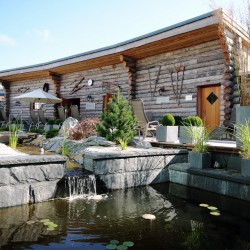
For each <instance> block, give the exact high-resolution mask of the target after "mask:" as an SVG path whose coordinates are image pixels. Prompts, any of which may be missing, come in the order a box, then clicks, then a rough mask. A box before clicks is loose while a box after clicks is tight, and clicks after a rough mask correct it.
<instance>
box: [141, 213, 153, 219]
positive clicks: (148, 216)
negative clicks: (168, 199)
mask: <svg viewBox="0 0 250 250" xmlns="http://www.w3.org/2000/svg"><path fill="white" fill-rule="evenodd" d="M142 218H144V219H146V220H154V219H155V218H156V217H155V215H153V214H144V215H142Z"/></svg>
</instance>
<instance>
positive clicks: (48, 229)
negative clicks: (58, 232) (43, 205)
mask: <svg viewBox="0 0 250 250" xmlns="http://www.w3.org/2000/svg"><path fill="white" fill-rule="evenodd" d="M54 230H55V227H47V231H54Z"/></svg>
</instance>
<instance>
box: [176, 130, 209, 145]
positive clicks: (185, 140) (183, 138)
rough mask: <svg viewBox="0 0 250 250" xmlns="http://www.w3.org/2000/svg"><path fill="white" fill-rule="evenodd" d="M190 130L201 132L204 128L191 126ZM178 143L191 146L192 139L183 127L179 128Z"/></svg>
mask: <svg viewBox="0 0 250 250" xmlns="http://www.w3.org/2000/svg"><path fill="white" fill-rule="evenodd" d="M192 129H194V130H196V131H197V132H199V130H203V129H204V127H197V126H193V127H192ZM179 140H180V143H182V144H193V143H194V142H193V139H192V138H191V137H190V135H189V134H188V132H187V129H186V127H185V126H180V137H179Z"/></svg>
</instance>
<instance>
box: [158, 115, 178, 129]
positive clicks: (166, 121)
mask: <svg viewBox="0 0 250 250" xmlns="http://www.w3.org/2000/svg"><path fill="white" fill-rule="evenodd" d="M161 123H162V125H163V126H174V125H175V119H174V116H173V115H171V114H166V115H164V116H163V117H162V120H161Z"/></svg>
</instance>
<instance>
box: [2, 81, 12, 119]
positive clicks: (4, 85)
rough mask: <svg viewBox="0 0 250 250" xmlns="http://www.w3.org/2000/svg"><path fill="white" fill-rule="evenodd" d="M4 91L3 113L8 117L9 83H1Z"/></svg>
mask: <svg viewBox="0 0 250 250" xmlns="http://www.w3.org/2000/svg"><path fill="white" fill-rule="evenodd" d="M1 83H2V85H3V87H4V89H5V107H4V109H5V112H6V116H7V117H9V115H10V83H9V82H8V81H2V82H1Z"/></svg>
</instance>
